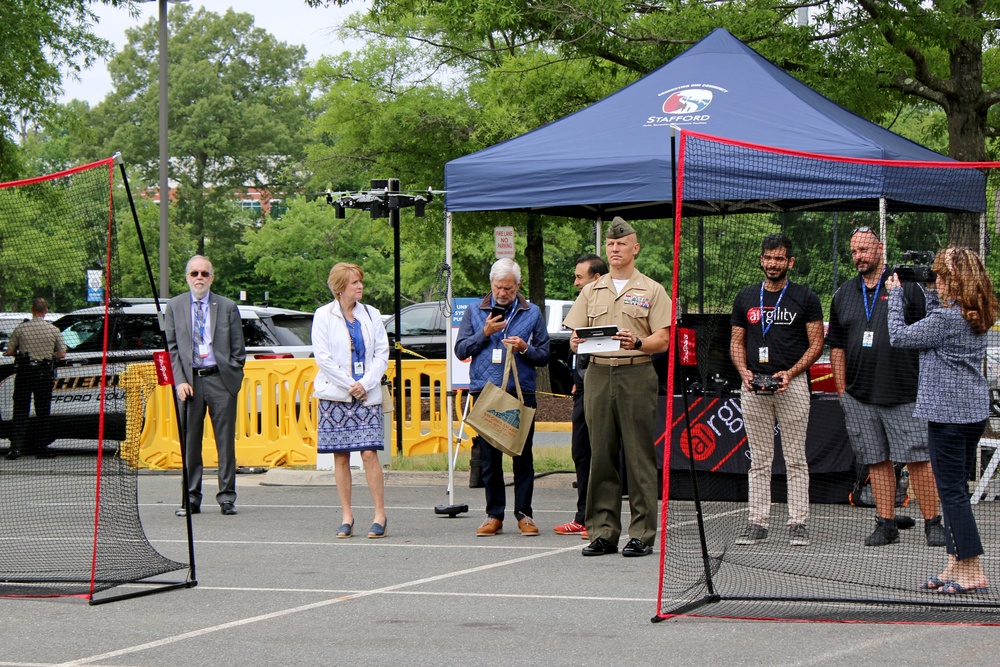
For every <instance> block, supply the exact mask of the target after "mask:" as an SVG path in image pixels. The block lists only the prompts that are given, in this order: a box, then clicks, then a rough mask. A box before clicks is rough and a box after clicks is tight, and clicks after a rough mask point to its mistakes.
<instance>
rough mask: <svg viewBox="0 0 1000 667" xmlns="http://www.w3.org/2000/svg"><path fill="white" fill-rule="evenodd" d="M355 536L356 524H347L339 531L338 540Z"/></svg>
mask: <svg viewBox="0 0 1000 667" xmlns="http://www.w3.org/2000/svg"><path fill="white" fill-rule="evenodd" d="M353 534H354V522H353V521H352V522H350V523H345V524H343V525H341V526H340V528H338V529H337V539H340V540H342V539H344V538H347V537H350V536H351V535H353Z"/></svg>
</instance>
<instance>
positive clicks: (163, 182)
mask: <svg viewBox="0 0 1000 667" xmlns="http://www.w3.org/2000/svg"><path fill="white" fill-rule="evenodd" d="M154 1H155V2H158V3H159V9H160V23H159V52H160V58H159V60H160V296H161V297H162V298H164V299H166V298H168V297H169V296H170V263H169V261H168V260H169V252H170V243H169V228H170V225H169V216H168V212H169V210H170V209H169V205H170V184H169V182H168V171H167V167H168V165H169V162H170V152H169V151H168V150H167V120H168V116H167V35H168V33H167V3H168V2H186V1H187V0H146V2H154Z"/></svg>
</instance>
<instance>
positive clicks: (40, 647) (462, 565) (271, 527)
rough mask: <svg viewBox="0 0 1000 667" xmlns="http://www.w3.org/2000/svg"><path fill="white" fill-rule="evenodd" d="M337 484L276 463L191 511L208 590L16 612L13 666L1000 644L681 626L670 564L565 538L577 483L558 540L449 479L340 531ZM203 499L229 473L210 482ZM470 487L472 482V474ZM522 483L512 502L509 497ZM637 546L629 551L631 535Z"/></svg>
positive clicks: (794, 657)
mask: <svg viewBox="0 0 1000 667" xmlns="http://www.w3.org/2000/svg"><path fill="white" fill-rule="evenodd" d="M327 475H328V474H318V473H310V472H307V471H300V472H297V473H294V472H290V471H271V472H269V473H267V474H264V475H241V476H240V477H239V479H238V491H239V501H238V503H237V507H238V509H239V511H240V513H239V515H238V516H235V517H225V516H222V515H221V514H219V513H218V512H217V511H213V509H212V507H211V506H210V505H209V504H208V502H207V500H208V499H209V498H210V493H209V495H208V496H207V498H206V504H205V505H204V507H203V509H204V510H205V513H204V514H201V515H197V516H195V517H193V519H194V532H195V539H196V563H197V574H198V586H197V587H194V588H190V589H183V590H178V591H171V592H166V593H162V594H158V595H152V596H148V597H142V598H136V599H131V600H124V601H119V602H113V603H109V604H105V605H100V606H88V605H87V604H86V603H85V602H84V601H81V600H77V599H45V600H14V599H2V600H0V618H2V619H3V621H2V623H0V665H20V666H31V667H47V666H49V665H103V666H112V665H114V666H126V665H128V666H136V665H145V666H150V667H160V666H163V667H168V666H169V667H188V666H191V667H194V666H196V665H197V666H201V665H205V664H212V663H220V662H221V663H224V664H232V665H330V664H346V665H369V664H390V665H391V664H395V665H451V664H454V665H463V666H464V665H495V664H498V663H501V664H505V665H586V664H597V663H610V664H627V665H654V664H656V665H663V664H668V665H699V666H702V665H713V664H715V665H738V664H747V665H749V664H754V665H761V664H765V665H843V664H852V665H878V666H879V667H883V666H884V665H885V664H893V665H917V664H935V665H968V664H986V663H987V662H992V661H993V660H995V656H996V655H997V654H998V651H1000V632H998V631H997V629H996V628H988V627H954V626H931V625H887V624H862V625H858V624H835V623H784V622H752V621H726V620H706V619H690V618H689V619H678V620H671V621H666V622H662V623H656V624H654V623H651V622H650V619H651V617H652V616H653V615H654V614H655V612H656V594H657V582H658V577H659V576H660V574H659V554H658V552H659V545H657V550H656V555H654V556H652V557H647V558H638V559H626V558H622V557H621V556H620V555H614V556H604V557H600V558H583V557H582V556H581V555H580V549H581V548H582V547H583V546H584V545H585V542H584V541H583V540H581V539H580V538H578V537H569V536H559V535H556V534H555V533H554V532H553V531H552V527H553V526H554V525H556V524H557V523H562V522H564V521H567V520H568V519H570V518H571V517H572V510H573V506H574V498H575V491H573V490H572V489H570V488H569V483H568V482H569V480H568V479H565V478H568V476H563V477H564V479H562V480H557V479H553V478H555V477H558V476H549V477H547V478H543V479H541V480H539V484H538V488H537V489H536V492H535V502H534V510H535V519H536V521H537V523H538V525H539V527H540V529H541V535H540V536H538V537H534V538H525V537H521V536H520V535H519V534H518V532H517V529H516V523H515V522H513V521H512V517H511V516H510V514H508V517H507V521H506V522H505V526H504V527H505V528H506V530H507V532H506V533H505V534H503V535H498V536H496V537H492V538H477V537H475V535H474V533H475V529H476V527H477V526H478V525H479V523H480V522H481V520H482V518H483V516H484V510H483V507H484V502H483V496H482V490H480V489H468V488H465V486H464V485H460V486H459V487H458V489H457V492H456V498H455V500H456V501H458V502H463V503H468V504H469V505H470V508H471V511H470V512H469V513H468V514H465V515H461V516H459V517H457V518H453V519H450V518H447V517H441V516H437V515H435V514H434V512H433V507H434V506H435V505H438V504H443V503H447V502H448V498H447V496H446V494H445V486H444V483H443V476H442V475H412V474H411V475H390V476H389V486H388V487H387V504H388V515H389V526H388V537H387V538H386V539H383V540H369V539H366V538H365V537H364V535H366V534H367V528H368V525H369V524H370V522H371V520H372V506H371V499H370V496H369V495H368V492H367V488H366V487H365V485H364V483H363V481H362V480H361V479H359V478H357V477H356V480H357V481H356V484H357V486H356V487H355V494H354V505H355V508H356V509H355V514H356V529H357V533H358V536H356V537H354V538H351V539H348V540H338V539H336V538H335V531H336V529H337V526H338V525H339V524H340V511H339V502H338V500H337V493H336V489H335V488H334V487H333V486H332V485H330V484H329V477H328V476H327ZM206 479H207V480H208V483H207V485H206V492H211V491H212V489H213V487H214V478H211V477H209V476H206ZM461 481H462V482H463V483H464V482H465V479H462V480H461ZM179 489H180V476H179V475H177V474H164V473H144V474H143V475H142V477H141V479H140V506H141V510H140V511H141V514H142V518H143V524H144V526H145V529H146V532H147V534H148V535H149V537H150V538H151V540H152V542H153V544H154V545H155V546H156V547H157V549H159V550H160V551H161V552H162V553H164V554H165V555H168V556H171V557H174V558H178V559H183V558H185V557H186V553H187V548H186V542H185V535H184V521H183V520H182V519H178V518H176V517H174V515H173V511H174V509H175V507H176V503H177V499H178V497H179V495H180V493H179ZM511 493H512V492H511V491H510V490H508V496H510V495H511ZM622 544H624V539H623V542H622Z"/></svg>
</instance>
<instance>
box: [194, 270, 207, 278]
mask: <svg viewBox="0 0 1000 667" xmlns="http://www.w3.org/2000/svg"><path fill="white" fill-rule="evenodd" d="M188 275H189V276H191V277H192V278H197V277H198V276H201V277H202V278H211V277H212V272H211V271H192V272H191V273H189V274H188Z"/></svg>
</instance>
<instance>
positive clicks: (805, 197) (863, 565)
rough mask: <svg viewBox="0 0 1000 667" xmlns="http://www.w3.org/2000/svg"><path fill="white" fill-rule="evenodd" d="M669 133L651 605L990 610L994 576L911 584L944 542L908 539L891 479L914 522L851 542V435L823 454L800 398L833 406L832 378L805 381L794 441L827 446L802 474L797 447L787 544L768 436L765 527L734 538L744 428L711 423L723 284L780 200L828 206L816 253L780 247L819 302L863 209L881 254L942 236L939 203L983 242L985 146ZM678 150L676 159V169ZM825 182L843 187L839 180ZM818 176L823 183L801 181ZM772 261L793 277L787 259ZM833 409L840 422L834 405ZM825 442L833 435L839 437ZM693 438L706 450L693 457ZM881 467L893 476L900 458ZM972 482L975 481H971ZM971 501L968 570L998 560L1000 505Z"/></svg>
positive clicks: (861, 612) (866, 515)
mask: <svg viewBox="0 0 1000 667" xmlns="http://www.w3.org/2000/svg"><path fill="white" fill-rule="evenodd" d="M678 149H679V150H678V156H677V157H676V159H675V161H674V163H675V164H677V165H678V170H677V177H676V178H677V182H676V184H675V192H676V193H677V197H676V198H675V201H676V204H677V205H676V206H675V216H674V248H673V261H674V265H673V275H672V284H671V295H672V299H673V303H674V307H675V312H677V313H679V315H678V324H677V326H675V327H674V328H673V330H672V332H671V336H672V343H671V350H672V352H671V354H670V355H669V362H668V363H667V385H666V386H667V387H668V388H672V390H671V391H668V392H667V397H666V398H665V401H664V403H665V405H664V413H665V418H666V419H665V432H664V437H663V439H662V440H661V441H660V442H658V443H657V444H658V445H659V444H661V443H662V444H663V445H664V446H663V452H662V453H663V498H664V503H663V511H662V517H661V518H662V523H661V534H662V536H663V546H662V549H661V572H660V574H661V576H660V586H659V591H658V602H657V614H656V616H654V618H653V620H654V621H659V620H664V619H668V618H673V617H676V616H679V615H693V616H706V617H723V618H743V619H796V620H812V621H836V622H865V621H872V622H935V623H939V622H940V623H962V624H986V625H994V624H1000V614H998V612H1000V596H998V595H997V593H996V592H995V590H996V589H995V588H988V589H985V590H982V589H980V590H979V591H975V592H973V593H972V594H967V595H943V594H934V593H935V592H936V591H934V590H930V591H928V590H926V589H921V588H920V587H919V584H920V583H921V581H923V579H924V577H925V576H926V575H927V574H929V573H932V572H937V571H938V570H940V567H941V561H942V560H943V559H944V558H945V555H944V549H941V548H937V549H932V548H931V547H928V546H926V545H922V544H920V542H921V541H922V540H921V539H918V538H923V537H924V531H923V530H921V528H922V526H921V520H920V519H921V516H920V514H919V513H917V510H916V507H915V505H916V503H910V502H909V500H911V499H912V496H913V492H912V489H911V491H910V493H909V496H910V497H909V498H908V497H907V493H906V492H903V493H902V495H901V499H902V502H901V503H897V506H899V505H901V504H906V505H909V509H908V510H902V509H900V510H897V515H903V514H915V513H916V516H917V519H916V529H915V530H911V531H909V534H907V535H905V537H904V538H903V539H900V540H899V542H898V543H893V544H890V545H888V546H877V547H865V546H864V539H865V536H866V535H868V532H869V530H870V529H871V526H872V525H873V524H872V519H873V518H874V510H873V509H870V508H863V507H858V506H852V505H851V504H849V502H850V495H851V493H852V492H854V495H855V500H856V499H857V496H858V495H859V494H858V493H857V491H858V489H859V487H858V484H859V479H861V478H859V474H858V473H859V466H860V463H859V461H858V460H856V457H855V455H854V452H853V451H852V448H850V447H848V450H849V451H848V452H847V458H848V459H849V460H850V465H849V466H847V465H844V458H845V453H844V452H843V451H841V452H839V453H836V454H831V453H830V452H831V451H832V450H836V449H837V448H838V445H837V442H838V438H839V436H838V435H837V433H836V431H837V429H835V428H825V429H824V423H823V422H822V420H820V423H819V426H818V427H817V428H814V421H816V420H814V419H813V417H814V416H815V414H816V413H817V412H819V413H825V414H830V415H833V414H834V413H836V412H837V411H838V410H839V409H840V408H839V407H838V408H834V407H833V406H834V405H836V404H837V400H836V393H832V394H831V393H830V392H829V390H830V389H831V387H829V386H826V387H825V388H826V389H827V391H826V392H823V391H819V392H813V394H812V398H811V401H810V405H811V413H812V414H811V416H810V422H809V436H808V437H809V440H810V441H813V440H815V441H821V444H820V445H818V448H820V449H824V450H826V461H827V462H828V463H829V462H830V461H833V460H836V462H834V463H831V464H830V465H831V468H832V470H831V471H830V472H829V474H828V475H826V473H823V472H821V473H818V474H817V473H815V472H814V471H813V466H814V465H815V460H814V458H813V456H812V454H810V457H809V467H810V476H811V479H810V485H809V498H810V500H809V505H810V509H811V516H810V519H809V527H810V538H811V539H810V540H809V541H810V544H809V545H807V546H799V547H792V546H790V544H789V541H788V539H787V538H786V535H785V528H784V527H783V526H782V525H781V524H782V523H784V522H785V520H786V519H787V520H788V521H789V522H791V521H792V518H791V514H790V512H789V510H788V509H786V506H787V490H788V486H787V482H786V481H785V480H783V479H781V477H782V476H783V473H784V472H785V469H784V461H783V460H782V456H781V448H780V446H776V447H775V449H776V450H777V451H776V453H775V461H776V463H775V467H774V469H773V473H772V478H771V494H772V498H771V505H770V508H771V509H770V512H771V515H772V516H771V528H770V535H769V537H768V538H767V539H765V540H762V541H760V542H755V543H752V544H747V545H738V544H736V541H737V538H739V537H741V529H743V528H744V527H745V525H746V524H747V523H748V519H747V517H748V504H747V491H748V482H747V479H746V467H748V466H749V464H746V465H740V462H739V461H738V458H739V456H742V455H743V453H744V450H746V449H747V447H746V445H745V441H746V436H745V433H744V435H743V436H742V438H743V441H742V442H741V441H740V440H739V437H738V436H737V435H734V434H732V433H727V432H726V426H727V425H732V424H738V425H739V426H740V428H741V429H742V421H743V418H744V417H745V415H744V414H743V412H742V411H741V409H740V398H741V396H740V394H741V392H740V390H739V386H740V383H741V378H740V377H739V375H738V374H737V373H736V371H735V368H734V367H733V365H732V362H731V361H730V358H729V343H730V330H731V328H732V325H731V323H730V316H731V311H732V310H733V301H734V299H735V298H736V295H737V293H738V291H739V290H740V288H743V287H746V286H747V285H749V284H750V282H751V281H750V280H748V279H747V276H748V275H750V273H751V271H750V269H751V268H755V270H756V278H755V280H756V281H757V284H760V280H761V274H760V269H759V266H756V267H752V266H751V265H753V264H754V263H755V262H756V261H757V257H758V255H760V254H761V248H760V242H761V240H762V239H763V237H764V236H766V235H767V234H770V233H774V232H779V231H785V230H786V229H788V228H791V229H795V222H794V221H793V222H789V220H790V218H794V217H795V216H800V217H807V216H819V215H820V214H821V212H826V213H824V215H827V216H832V220H833V224H832V229H833V230H834V231H833V243H832V245H831V247H832V250H831V251H830V255H832V257H828V258H825V259H824V258H822V257H821V256H820V255H819V254H817V253H816V252H815V251H814V252H813V254H812V255H810V254H809V253H806V256H805V257H803V256H802V255H801V254H800V253H796V260H797V261H799V262H800V264H799V266H801V265H802V264H805V270H804V273H806V274H807V277H805V279H804V281H805V282H806V283H807V284H809V283H810V282H812V283H813V285H810V287H813V286H814V287H815V291H816V292H817V293H819V294H820V297H821V301H822V309H823V315H824V318H825V317H828V316H829V313H828V310H829V308H830V301H831V296H832V293H833V292H834V291H835V290H836V289H837V287H838V285H837V284H832V285H831V284H829V282H826V283H824V281H823V279H822V278H820V276H824V275H825V276H829V275H830V271H831V265H832V271H833V275H837V269H838V267H839V269H840V271H841V274H842V278H843V282H847V281H848V279H850V278H852V277H853V276H854V275H857V273H856V269H855V266H854V265H853V264H852V263H851V257H850V255H849V253H848V256H847V257H846V258H845V257H843V256H840V257H838V250H837V248H839V247H841V246H845V245H846V243H847V241H848V239H849V232H850V230H851V228H853V227H857V226H861V225H867V226H870V227H871V228H873V229H874V230H876V231H877V232H879V234H880V238H881V239H882V240H884V241H885V244H886V246H887V250H888V253H887V254H889V255H895V256H896V257H898V256H899V254H900V253H902V252H904V251H905V250H909V249H920V248H919V246H921V245H922V246H931V245H933V246H934V247H933V249H934V250H937V249H938V248H939V247H943V246H944V245H946V243H945V240H946V237H945V236H944V233H943V230H944V224H945V219H946V217H947V216H952V218H953V219H958V220H963V221H965V222H966V223H967V224H972V225H975V226H976V229H977V230H979V231H977V234H976V236H977V237H979V238H983V242H982V247H986V248H988V242H989V238H988V236H985V238H984V235H982V230H984V229H985V223H986V221H987V219H988V217H990V216H992V215H993V203H994V202H995V200H996V197H995V193H996V190H997V186H998V182H1000V181H998V179H997V177H998V176H1000V172H998V171H997V168H998V167H1000V163H955V162H945V161H942V162H940V163H919V162H901V161H891V160H863V159H852V158H831V157H829V156H823V155H813V154H806V153H800V152H795V151H788V150H782V149H776V148H772V147H766V146H756V145H752V144H747V143H743V142H736V141H730V140H726V139H721V138H717V137H712V136H710V135H705V134H701V133H693V132H686V131H685V132H681V133H680V139H679V144H678ZM706 165H707V166H706ZM688 166H693V168H691V169H689V170H688V172H687V173H685V168H686V167H688ZM779 172H780V175H777V174H778V173H779ZM917 174H919V178H918V177H916V176H915V175H917ZM817 183H819V184H820V185H819V186H818V187H817V186H816V184H817ZM831 184H832V185H831ZM840 184H847V186H845V187H842V188H840ZM824 188H826V189H825V190H824ZM838 188H839V191H838ZM817 192H829V193H830V194H829V196H817V194H816V193H817ZM948 192H951V193H952V194H951V195H949V194H947V193H948ZM942 193H946V194H944V195H942ZM955 193H957V194H955ZM837 216H840V220H839V223H838V217H837ZM890 218H891V219H892V221H893V222H898V223H899V224H898V227H899V231H898V233H895V234H894V233H893V231H892V229H891V227H892V225H891V224H890V225H889V227H890V231H889V235H890V236H891V238H887V237H886V236H885V233H886V225H885V224H881V225H880V222H881V221H884V220H887V219H890ZM838 228H839V231H840V233H841V236H840V238H839V239H838V237H837V230H838ZM706 239H713V240H714V243H715V245H714V246H713V247H714V248H716V249H718V254H717V255H716V256H715V257H706V256H704V254H703V251H704V248H705V245H706ZM812 240H813V239H811V238H809V234H808V233H805V234H804V235H803V237H802V238H800V237H796V239H795V241H796V242H797V243H798V245H799V248H797V249H800V248H802V246H807V247H808V246H809V244H810V243H811V242H812ZM811 249H812V248H811ZM813 250H814V249H813ZM975 250H976V251H977V252H979V251H980V250H981V248H975ZM841 252H842V251H841ZM727 253H728V254H727ZM741 255H742V256H743V260H744V264H742V265H741V264H740V259H739V258H740V256H741ZM713 263H714V266H713ZM892 264H893V262H892V260H891V259H890V262H889V266H891V265H892ZM852 272H853V273H852ZM789 276H790V278H792V280H794V281H798V282H802V279H801V278H800V277H798V276H794V275H792V274H791V273H790V274H789ZM810 278H811V281H810ZM741 281H742V282H741ZM834 282H835V283H836V282H837V281H834ZM754 298H756V295H755V296H754ZM688 311H690V312H688ZM695 358H696V360H695V361H691V359H695ZM688 364H690V365H688ZM810 379H811V382H812V383H814V384H815V383H817V382H820V383H822V382H823V381H824V380H827V381H828V380H829V377H822V376H820V377H817V376H816V375H815V374H813V376H812V377H811V378H810ZM824 394H825V395H824ZM817 406H821V407H820V409H819V410H817ZM840 420H841V421H840V425H839V429H840V430H841V431H843V429H844V425H843V417H842V416H840ZM733 430H734V431H739V430H740V429H735V428H734V429H733ZM743 431H744V432H745V429H743ZM721 436H732V437H729V438H728V439H727V438H726V437H721ZM709 438H711V443H710V444H709V445H708V446H706V440H707V439H709ZM779 442H780V441H779ZM839 442H840V449H842V445H843V440H839ZM708 449H715V450H716V451H713V452H710V454H709V455H708V456H706V458H705V459H704V460H702V459H700V456H699V455H700V454H701V453H703V452H705V451H706V450H708ZM692 452H694V453H695V455H691V453H692ZM984 459H985V455H984ZM984 465H985V461H984ZM838 468H843V470H839V469H838ZM896 468H897V479H898V474H899V472H898V471H899V470H900V469H901V468H902V466H897V467H896ZM903 470H905V469H903ZM779 471H780V472H781V473H782V475H779V474H778V473H779ZM861 472H862V473H863V472H864V471H863V470H862V471H861ZM990 472H992V471H990ZM825 475H826V476H825ZM902 475H903V477H905V476H906V473H905V472H903V473H902ZM988 481H989V480H988V479H987V480H985V482H988ZM985 482H982V483H980V485H979V486H977V488H976V490H977V493H978V492H979V490H980V489H981V488H982V486H983V485H984V484H985ZM972 486H973V484H970V486H969V488H970V489H971V488H972ZM899 487H900V488H901V487H902V483H899ZM824 492H825V493H826V494H827V496H829V497H824ZM817 496H818V497H819V500H817V499H816V498H817ZM993 496H994V497H995V494H993ZM869 497H870V496H869ZM974 503H975V504H974V505H973V509H974V510H975V515H976V520H977V523H978V524H979V530H980V532H981V533H982V541H983V545H984V548H985V555H984V556H983V562H984V569H985V570H986V573H987V575H989V574H990V573H991V572H992V573H993V574H994V578H995V577H997V576H1000V573H998V572H996V568H995V558H991V554H995V553H996V551H997V547H998V546H1000V513H998V512H997V511H996V509H994V508H993V505H994V504H995V503H994V502H992V499H991V498H990V494H986V496H985V502H980V499H979V498H978V497H977V498H976V499H975V500H974ZM860 504H863V503H860ZM900 525H902V523H901V524H900ZM903 532H904V533H905V531H903ZM903 545H905V546H903Z"/></svg>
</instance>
